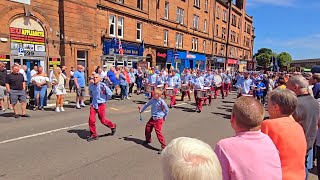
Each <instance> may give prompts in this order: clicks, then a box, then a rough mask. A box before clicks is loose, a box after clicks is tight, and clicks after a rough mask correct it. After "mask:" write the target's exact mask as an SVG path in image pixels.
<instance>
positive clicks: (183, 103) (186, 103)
mask: <svg viewBox="0 0 320 180" xmlns="http://www.w3.org/2000/svg"><path fill="white" fill-rule="evenodd" d="M185 104H188V103H180V104H176V105H174V106H182V105H185Z"/></svg>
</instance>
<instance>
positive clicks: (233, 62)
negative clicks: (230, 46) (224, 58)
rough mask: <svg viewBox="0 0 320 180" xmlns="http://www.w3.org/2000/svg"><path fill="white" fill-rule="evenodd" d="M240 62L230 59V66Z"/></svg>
mask: <svg viewBox="0 0 320 180" xmlns="http://www.w3.org/2000/svg"><path fill="white" fill-rule="evenodd" d="M237 63H238V60H236V59H228V64H237Z"/></svg>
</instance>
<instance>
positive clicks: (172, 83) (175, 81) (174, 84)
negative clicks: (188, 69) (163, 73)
mask: <svg viewBox="0 0 320 180" xmlns="http://www.w3.org/2000/svg"><path fill="white" fill-rule="evenodd" d="M176 73H177V71H176V70H172V71H171V74H170V75H169V76H168V79H167V83H168V87H171V88H173V95H172V96H171V102H170V105H169V108H172V106H174V105H176V94H177V93H178V88H179V87H180V83H181V80H180V77H179V76H178V75H177V74H176Z"/></svg>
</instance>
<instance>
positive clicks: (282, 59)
mask: <svg viewBox="0 0 320 180" xmlns="http://www.w3.org/2000/svg"><path fill="white" fill-rule="evenodd" d="M277 58H278V63H279V67H283V66H288V65H289V64H290V63H291V62H292V57H291V55H290V54H289V53H287V52H282V53H280V54H279V55H278V56H277Z"/></svg>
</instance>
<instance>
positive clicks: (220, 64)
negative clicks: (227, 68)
mask: <svg viewBox="0 0 320 180" xmlns="http://www.w3.org/2000/svg"><path fill="white" fill-rule="evenodd" d="M225 62H226V58H223V57H216V56H215V57H213V58H212V63H211V67H210V69H212V70H217V69H224V64H225Z"/></svg>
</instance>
